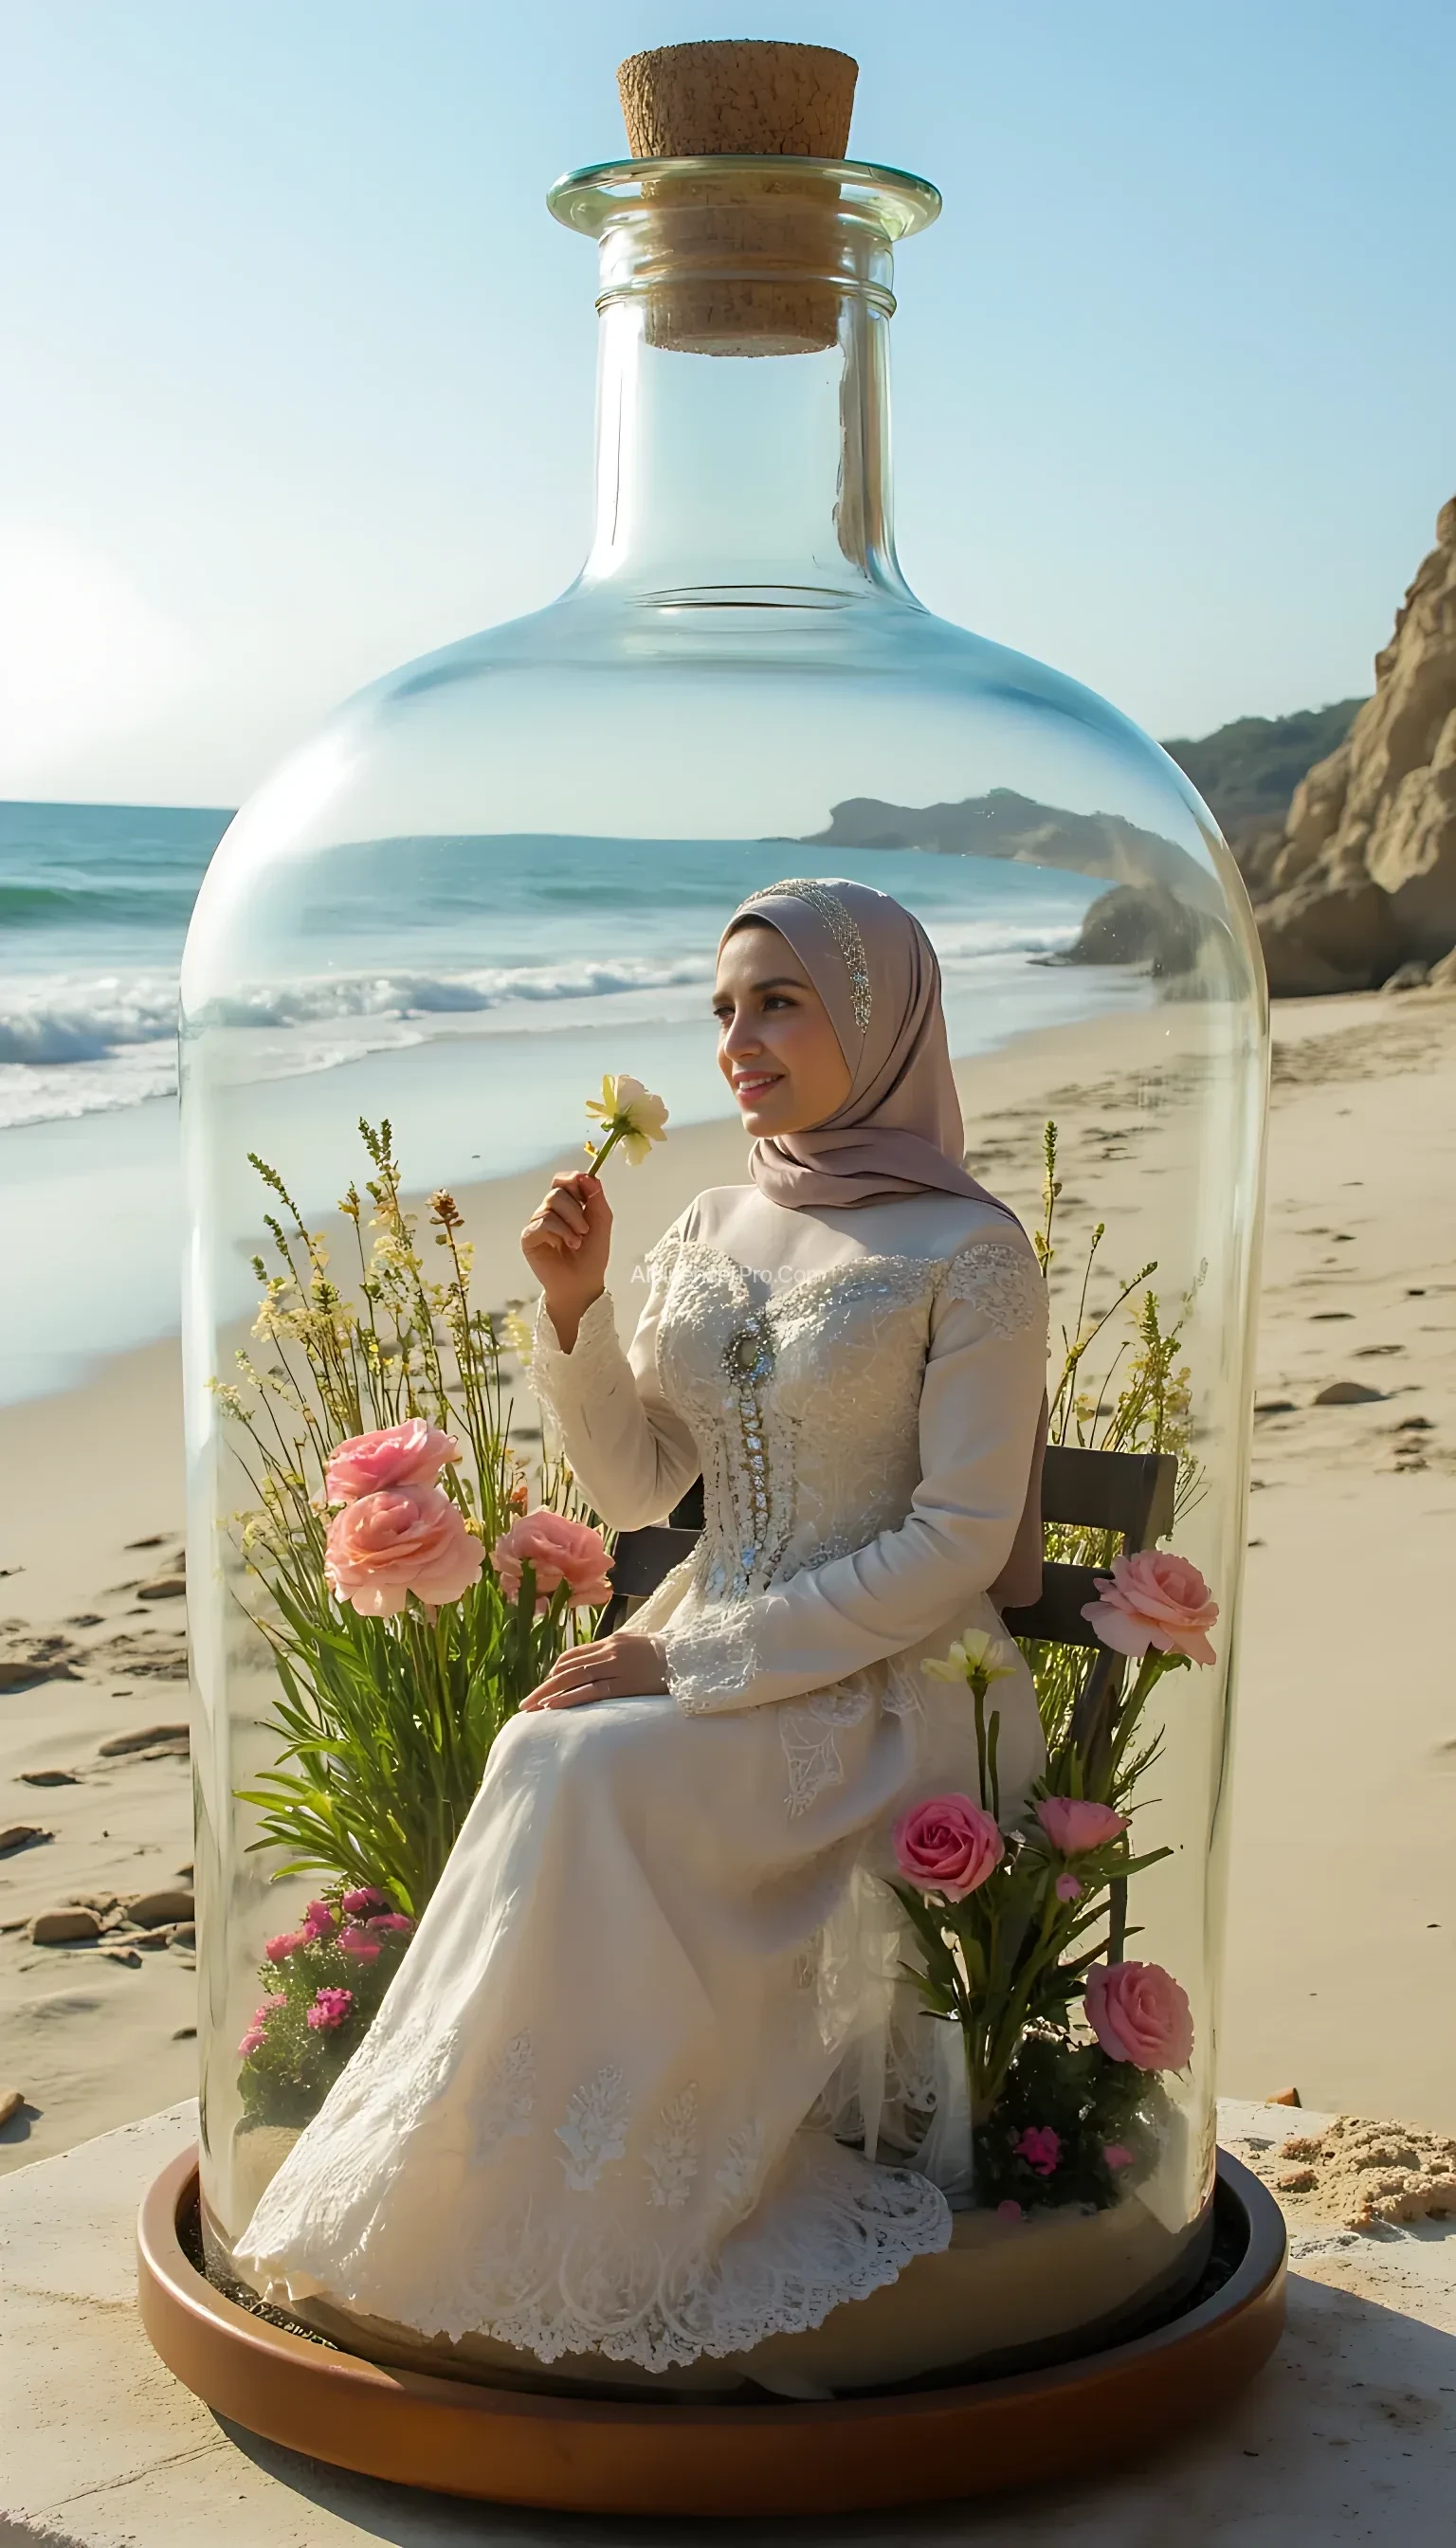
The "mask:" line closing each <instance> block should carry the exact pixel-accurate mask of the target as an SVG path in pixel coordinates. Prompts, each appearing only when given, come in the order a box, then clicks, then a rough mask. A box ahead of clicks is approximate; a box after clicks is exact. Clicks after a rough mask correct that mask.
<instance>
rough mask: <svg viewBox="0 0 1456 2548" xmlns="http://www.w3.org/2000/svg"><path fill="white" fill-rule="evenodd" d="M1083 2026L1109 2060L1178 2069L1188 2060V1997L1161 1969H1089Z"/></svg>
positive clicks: (1190, 2041) (1144, 1966)
mask: <svg viewBox="0 0 1456 2548" xmlns="http://www.w3.org/2000/svg"><path fill="white" fill-rule="evenodd" d="M1084 1987H1085V1992H1086V2008H1087V2019H1088V2023H1089V2025H1090V2026H1091V2028H1092V2032H1093V2034H1094V2035H1095V2036H1096V2038H1097V2041H1098V2043H1099V2044H1100V2045H1101V2047H1102V2049H1103V2051H1104V2052H1105V2053H1107V2054H1108V2056H1109V2058H1110V2059H1111V2060H1113V2061H1131V2062H1133V2063H1134V2064H1135V2066H1136V2067H1137V2068H1138V2069H1139V2070H1182V2069H1183V2068H1185V2067H1186V2065H1187V2063H1188V2062H1189V2060H1190V2059H1191V2058H1192V2055H1193V2012H1192V2010H1191V2009H1190V2007H1189V2005H1188V1994H1187V1992H1186V1991H1185V1990H1184V1989H1183V1988H1182V1986H1181V1984H1180V1983H1178V1982H1175V1981H1174V1979H1173V1976H1172V1974H1171V1973H1167V1972H1164V1970H1163V1968H1162V1965H1161V1964H1093V1965H1092V1966H1091V1967H1090V1969H1089V1971H1088V1974H1087V1978H1086V1983H1085V1985H1084Z"/></svg>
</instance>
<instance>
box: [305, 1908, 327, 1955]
mask: <svg viewBox="0 0 1456 2548" xmlns="http://www.w3.org/2000/svg"><path fill="white" fill-rule="evenodd" d="M333 1931H334V1918H333V1913H332V1912H331V1911H330V1909H329V1907H328V1905H327V1903H326V1902H311V1903H310V1905H309V1907H308V1909H307V1911H306V1912H305V1913H304V1936H305V1938H306V1939H307V1940H308V1941H309V1942H310V1944H311V1945H312V1944H315V1943H317V1941H318V1939H320V1938H331V1937H332V1936H333Z"/></svg>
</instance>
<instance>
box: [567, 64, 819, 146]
mask: <svg viewBox="0 0 1456 2548" xmlns="http://www.w3.org/2000/svg"><path fill="white" fill-rule="evenodd" d="M859 75H860V65H859V63H858V62H856V61H852V60H851V58H850V55H849V54H848V53H839V52H835V51H833V50H832V49H831V47H830V46H827V45H772V44H751V43H726V44H705V45H659V46H656V48H655V49H654V50H653V51H651V52H647V53H633V54H632V55H631V57H630V58H629V59H628V60H627V61H625V62H623V63H622V65H621V67H620V69H619V70H618V72H617V87H618V90H619V91H620V93H621V100H622V115H623V118H624V119H625V122H626V127H627V143H628V147H629V148H630V150H631V153H632V156H633V158H634V159H698V158H707V157H711V156H716V155H719V154H721V153H722V152H725V151H733V152H742V153H747V154H751V155H753V156H755V157H760V158H771V157H772V158H784V157H787V158H798V159H843V158H844V157H845V155H846V153H847V151H848V149H849V146H850V117H851V115H852V113H853V111H854V104H855V82H856V80H857V79H858V77H859Z"/></svg>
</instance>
